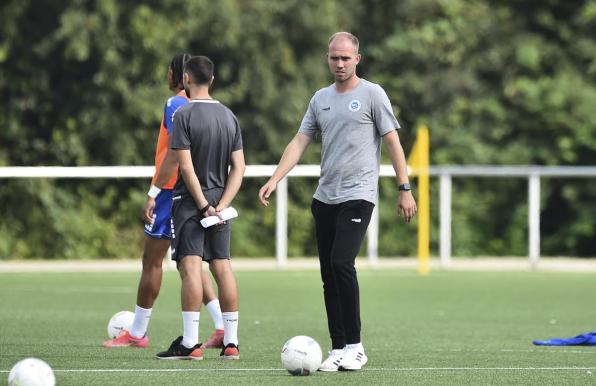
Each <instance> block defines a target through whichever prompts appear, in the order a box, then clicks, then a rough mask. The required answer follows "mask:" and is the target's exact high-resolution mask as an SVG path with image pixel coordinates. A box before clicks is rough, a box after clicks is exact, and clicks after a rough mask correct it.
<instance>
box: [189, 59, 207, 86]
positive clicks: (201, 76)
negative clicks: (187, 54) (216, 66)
mask: <svg viewBox="0 0 596 386" xmlns="http://www.w3.org/2000/svg"><path fill="white" fill-rule="evenodd" d="M184 72H187V73H188V74H189V75H190V77H191V78H192V81H193V82H194V83H195V84H199V85H208V84H209V83H210V82H211V78H213V62H212V61H211V59H209V58H208V57H206V56H193V57H192V58H190V59H188V61H187V62H186V64H185V65H184Z"/></svg>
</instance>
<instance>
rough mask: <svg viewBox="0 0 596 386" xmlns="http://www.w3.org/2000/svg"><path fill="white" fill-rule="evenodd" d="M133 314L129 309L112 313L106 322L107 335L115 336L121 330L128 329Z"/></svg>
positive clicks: (133, 316) (111, 337)
mask: <svg viewBox="0 0 596 386" xmlns="http://www.w3.org/2000/svg"><path fill="white" fill-rule="evenodd" d="M134 318H135V314H134V313H133V312H130V311H120V312H117V313H115V314H114V316H112V317H111V318H110V321H109V322H108V337H109V338H110V339H113V338H116V337H117V336H118V335H120V333H121V332H122V331H123V330H126V331H129V330H130V326H132V321H133V320H134Z"/></svg>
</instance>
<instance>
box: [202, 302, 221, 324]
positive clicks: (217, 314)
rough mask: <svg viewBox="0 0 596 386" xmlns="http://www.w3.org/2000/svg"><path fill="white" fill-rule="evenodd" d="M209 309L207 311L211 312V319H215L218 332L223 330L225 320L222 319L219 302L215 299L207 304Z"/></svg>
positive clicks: (214, 322)
mask: <svg viewBox="0 0 596 386" xmlns="http://www.w3.org/2000/svg"><path fill="white" fill-rule="evenodd" d="M205 307H207V311H209V315H211V319H213V324H214V325H215V329H216V330H223V328H224V325H223V320H222V318H221V308H220V307H219V300H218V299H214V300H212V301H210V302H209V303H207V304H205Z"/></svg>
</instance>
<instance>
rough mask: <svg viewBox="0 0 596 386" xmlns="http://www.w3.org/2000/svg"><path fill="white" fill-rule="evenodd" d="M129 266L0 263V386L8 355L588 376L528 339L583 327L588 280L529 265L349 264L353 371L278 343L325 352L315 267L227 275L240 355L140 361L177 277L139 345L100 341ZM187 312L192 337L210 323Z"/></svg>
mask: <svg viewBox="0 0 596 386" xmlns="http://www.w3.org/2000/svg"><path fill="white" fill-rule="evenodd" d="M138 276H139V275H138V273H18V274H15V273H10V274H9V273H3V274H0V331H1V333H0V371H2V372H1V373H0V385H1V384H6V379H7V376H8V371H9V370H10V368H11V367H12V365H13V364H14V363H16V362H17V361H18V360H20V359H22V358H24V357H28V356H34V357H38V358H41V359H44V360H45V361H47V362H48V363H49V364H50V365H51V366H52V368H53V369H54V371H55V374H56V379H57V384H58V385H144V386H148V385H191V384H193V385H195V384H198V385H207V384H232V385H253V384H254V385H264V384H267V385H280V384H281V385H283V384H309V385H310V384H316V385H349V384H353V385H356V384H359V385H361V384H369V385H385V384H403V385H412V384H416V385H418V384H419V385H423V384H428V385H435V384H441V385H443V384H453V385H480V384H483V385H484V384H508V385H509V384H520V385H522V384H523V385H549V384H566V385H570V384H589V383H594V382H596V379H595V378H594V376H593V375H592V373H594V372H596V347H593V348H591V347H535V346H533V345H532V343H531V341H532V340H533V339H546V338H549V337H556V336H561V337H564V336H572V335H576V334H578V333H581V332H587V331H590V330H592V329H595V324H596V307H595V306H594V297H593V295H594V294H596V280H595V279H594V277H593V276H591V275H589V274H579V273H543V272H515V273H511V272H438V271H437V272H432V273H431V274H430V275H429V276H428V277H420V276H418V275H417V274H416V273H415V272H413V271H409V270H393V269H382V270H380V269H379V270H375V269H367V270H362V271H360V272H359V278H360V291H361V314H362V339H363V343H364V346H365V349H366V352H367V354H368V357H369V363H368V364H367V365H366V367H365V368H364V370H362V371H360V372H352V373H343V372H342V373H317V374H314V375H313V376H309V377H292V376H290V375H289V374H288V373H287V372H285V371H284V370H282V369H281V364H280V349H281V346H282V345H283V343H284V342H285V341H286V340H287V339H288V338H290V337H292V336H295V335H309V336H311V337H313V338H315V339H316V340H317V341H318V342H319V343H320V344H321V347H322V349H323V352H324V354H325V353H326V351H327V350H328V349H329V339H328V336H327V324H326V317H325V313H324V305H323V296H322V286H321V282H320V277H319V273H318V271H314V270H305V271H263V272H256V271H255V272H253V271H242V272H237V273H236V276H237V280H238V285H239V289H240V304H241V308H240V328H239V337H240V350H241V359H240V360H239V361H236V362H223V361H221V360H220V359H219V351H218V350H207V351H206V354H205V360H203V361H201V362H198V361H159V360H156V359H155V358H154V355H155V353H156V352H158V351H161V350H163V349H165V348H167V346H168V345H169V343H170V342H171V341H172V340H173V339H174V338H176V337H177V336H178V335H181V332H182V322H181V317H180V312H179V311H180V306H179V298H180V297H179V288H180V283H179V278H178V276H177V273H176V272H171V271H170V272H166V273H165V274H164V282H163V287H162V291H161V294H160V297H159V299H158V301H157V303H156V305H155V307H154V312H153V317H152V320H151V324H150V327H149V337H150V339H151V344H150V347H149V348H148V349H134V348H124V349H105V348H103V347H101V342H102V341H103V340H104V339H106V338H107V332H106V326H107V322H108V319H109V318H110V316H111V315H112V314H114V313H115V312H117V311H120V310H133V309H134V303H135V298H136V287H137V281H138ZM203 311H204V312H202V315H201V338H202V339H204V338H206V337H207V336H208V335H209V334H210V333H211V331H212V329H213V325H212V322H211V319H210V317H209V315H208V312H207V311H206V310H203Z"/></svg>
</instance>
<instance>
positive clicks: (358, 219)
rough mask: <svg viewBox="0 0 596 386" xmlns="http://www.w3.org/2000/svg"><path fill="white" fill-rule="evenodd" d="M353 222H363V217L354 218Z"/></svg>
mask: <svg viewBox="0 0 596 386" xmlns="http://www.w3.org/2000/svg"><path fill="white" fill-rule="evenodd" d="M352 222H362V219H361V218H353V219H352Z"/></svg>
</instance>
